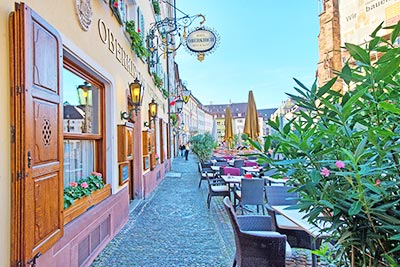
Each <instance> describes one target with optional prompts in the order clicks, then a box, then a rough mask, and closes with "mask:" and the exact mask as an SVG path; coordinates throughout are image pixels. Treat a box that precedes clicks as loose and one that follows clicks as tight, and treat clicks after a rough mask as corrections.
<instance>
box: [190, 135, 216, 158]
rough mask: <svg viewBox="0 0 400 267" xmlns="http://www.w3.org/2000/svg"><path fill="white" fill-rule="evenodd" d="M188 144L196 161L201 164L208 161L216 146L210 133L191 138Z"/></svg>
mask: <svg viewBox="0 0 400 267" xmlns="http://www.w3.org/2000/svg"><path fill="white" fill-rule="evenodd" d="M189 142H190V149H191V150H192V152H193V153H194V154H195V155H196V156H197V158H198V160H199V161H202V162H203V161H207V160H209V159H210V157H211V156H212V153H213V149H214V148H215V145H216V142H215V140H214V138H213V137H212V136H211V134H210V133H205V134H198V135H195V136H192V137H191V138H190V140H189Z"/></svg>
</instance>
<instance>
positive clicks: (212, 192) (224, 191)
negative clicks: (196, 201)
mask: <svg viewBox="0 0 400 267" xmlns="http://www.w3.org/2000/svg"><path fill="white" fill-rule="evenodd" d="M206 179H207V183H208V196H207V207H208V209H210V203H211V198H212V197H215V196H220V197H225V196H228V197H229V195H230V190H229V186H227V185H226V184H225V182H224V180H222V179H221V178H218V177H215V178H212V179H211V178H210V177H209V176H208V175H207V173H206Z"/></svg>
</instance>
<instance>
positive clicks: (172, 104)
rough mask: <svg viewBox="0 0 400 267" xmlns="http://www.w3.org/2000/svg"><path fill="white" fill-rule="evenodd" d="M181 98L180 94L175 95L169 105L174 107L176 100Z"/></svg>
mask: <svg viewBox="0 0 400 267" xmlns="http://www.w3.org/2000/svg"><path fill="white" fill-rule="evenodd" d="M178 99H179V96H176V97H174V98H173V99H172V100H171V101H170V102H169V105H170V106H171V107H172V106H174V105H175V103H176V101H177V100H178Z"/></svg>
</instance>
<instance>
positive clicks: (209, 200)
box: [207, 194, 211, 209]
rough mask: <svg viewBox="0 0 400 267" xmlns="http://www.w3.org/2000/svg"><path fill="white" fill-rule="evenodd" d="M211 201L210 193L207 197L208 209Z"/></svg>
mask: <svg viewBox="0 0 400 267" xmlns="http://www.w3.org/2000/svg"><path fill="white" fill-rule="evenodd" d="M210 203H211V195H210V194H208V197H207V207H208V209H210Z"/></svg>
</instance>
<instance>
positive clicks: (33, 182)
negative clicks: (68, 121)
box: [10, 4, 64, 265]
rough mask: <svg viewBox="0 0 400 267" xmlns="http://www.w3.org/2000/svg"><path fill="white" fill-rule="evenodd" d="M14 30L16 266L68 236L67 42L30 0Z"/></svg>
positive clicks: (20, 8) (14, 17)
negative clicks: (64, 44)
mask: <svg viewBox="0 0 400 267" xmlns="http://www.w3.org/2000/svg"><path fill="white" fill-rule="evenodd" d="M10 32H11V34H12V36H11V37H10V39H11V42H12V43H13V45H14V47H11V55H12V57H11V64H12V65H11V80H12V82H13V86H12V93H11V106H12V107H11V123H12V129H13V128H14V129H15V130H14V132H15V137H13V140H12V141H13V143H12V153H13V155H12V158H13V160H12V177H13V179H12V192H13V196H12V220H13V221H12V224H11V225H12V226H11V227H12V228H13V229H12V233H13V236H12V241H11V242H17V245H15V244H12V246H13V250H12V255H11V265H14V264H15V265H17V264H18V261H21V263H22V264H23V265H24V264H25V263H26V262H27V261H28V260H30V259H32V258H33V257H34V256H35V255H37V254H38V253H39V252H40V253H41V254H43V253H44V252H45V251H46V250H48V249H49V248H51V247H52V246H53V245H54V243H55V242H56V241H57V240H59V239H60V238H61V237H62V235H63V225H64V222H63V187H64V185H63V178H62V176H63V138H62V136H63V135H62V134H63V124H62V120H63V118H62V105H61V103H62V92H61V70H62V43H61V38H60V36H59V34H58V32H57V31H56V30H55V29H53V28H52V27H51V26H50V25H49V24H47V23H46V22H45V21H44V20H43V19H42V18H40V17H39V16H38V15H37V14H36V13H35V12H33V11H32V10H31V9H30V8H29V7H28V6H26V5H25V4H16V5H15V12H14V13H13V15H12V16H11V19H10ZM20 223H21V224H20ZM19 224H20V225H19ZM38 262H40V260H39V261H38Z"/></svg>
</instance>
